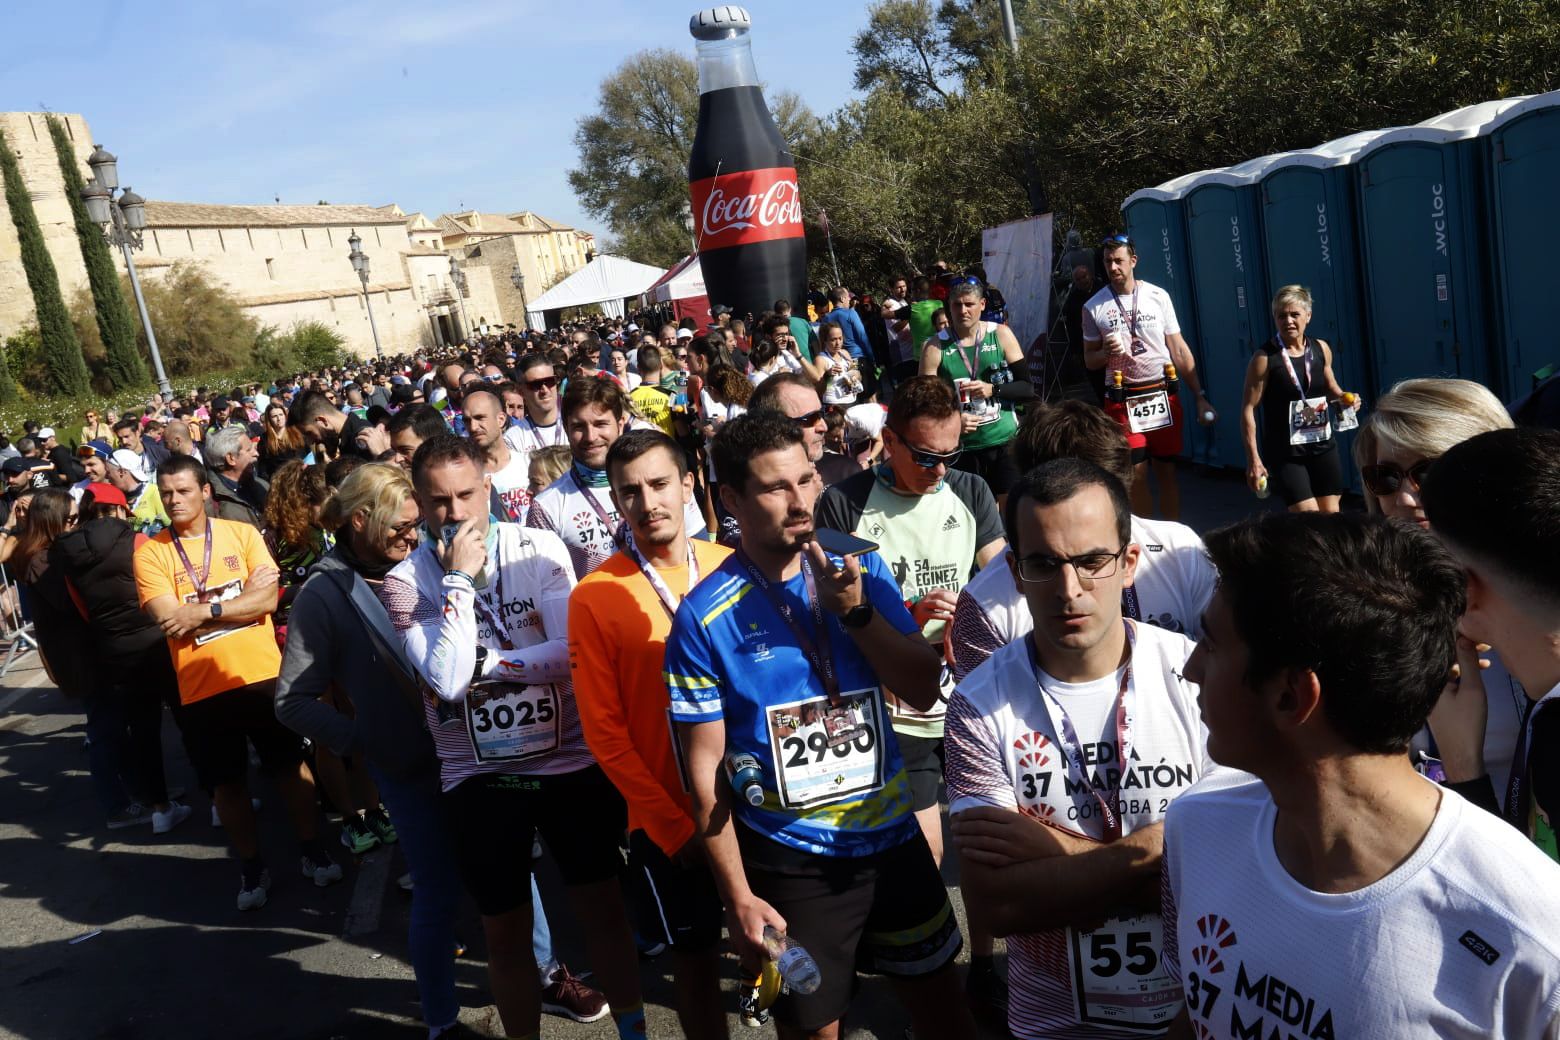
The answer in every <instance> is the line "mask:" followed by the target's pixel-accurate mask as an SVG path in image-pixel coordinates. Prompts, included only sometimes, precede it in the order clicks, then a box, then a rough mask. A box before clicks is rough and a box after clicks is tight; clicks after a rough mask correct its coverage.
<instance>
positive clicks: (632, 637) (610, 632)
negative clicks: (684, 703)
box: [569, 539, 731, 856]
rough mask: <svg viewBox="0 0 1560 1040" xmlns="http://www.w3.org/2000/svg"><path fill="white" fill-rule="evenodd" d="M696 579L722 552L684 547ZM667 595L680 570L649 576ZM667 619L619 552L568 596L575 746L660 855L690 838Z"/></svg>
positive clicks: (684, 572) (682, 577)
mask: <svg viewBox="0 0 1560 1040" xmlns="http://www.w3.org/2000/svg"><path fill="white" fill-rule="evenodd" d="M692 544H693V552H694V559H695V560H696V561H697V563H698V566H699V577H700V578H701V579H702V578H704V577H706V576H708V575H710V574H712V573H714V571H715V569H716V568H717V567H719V566H720V565H721V562H722V561H723V560H725V559H726V557H727V556H729V555H731V550H730V549H727V548H725V547H724V546H721V545H717V544H715V543H714V542H706V541H703V540H702V539H695V540H694V541H693V543H692ZM657 573H658V574H659V575H660V576H661V579H662V580H663V581H665V582H666V587H667V588H668V589H670V590H671V591H672V594H673V595H675V596H681V595H683V594H684V593H686V592H687V591H688V568H687V566H686V565H684V566H682V567H677V568H674V569H672V570H664V571H657ZM671 630H672V619H671V618H669V617H667V616H666V611H665V610H664V609H662V606H661V601H660V599H659V598H658V597H657V596H656V594H655V590H654V589H652V588H651V587H650V582H649V581H647V580H645V577H644V575H642V574H640V573H639V566H638V564H636V563H634V561H633V559H631V558H630V557H629V556H628V555H627V554H626V553H622V552H619V553H614V554H613V555H612V557H611V558H610V559H608V560H607V561H606V562H605V563H603V564H602V565H601V566H600V567H597V568H596V569H595V570H594V571H592V572H591V573H590V574H588V575H586V576H585V578H584V579H583V580H582V581H581V582H580V583H579V585H577V586H575V589H574V592H573V594H572V595H570V597H569V664H570V666H571V667H572V669H573V671H574V702H575V703H576V704H577V705H578V706H579V710H580V724H581V725H582V726H583V727H584V729H585V742H586V743H587V744H589V745H590V750H591V753H592V754H594V755H595V756H596V761H597V762H598V763H599V764H600V765H601V768H602V770H603V771H604V772H605V773H606V774H607V776H608V777H610V778H611V780H612V782H613V784H615V785H616V786H617V789H618V791H619V792H621V793H622V795H623V800H624V801H626V802H627V803H628V826H629V829H630V830H634V829H639V830H643V831H644V832H645V833H646V834H648V835H649V836H650V840H651V841H654V842H655V843H656V844H657V845H659V846H660V847H661V850H662V851H663V852H665V853H666V854H667V855H668V856H671V855H674V854H675V853H676V852H677V851H678V850H679V849H681V848H682V847H683V845H684V844H686V843H687V841H688V839H689V838H691V837H693V830H694V828H693V809H692V803H691V802H690V800H689V797H688V790H687V786H686V784H685V782H684V780H683V768H682V764H681V756H680V753H679V751H678V750H677V744H676V734H675V732H674V731H673V727H672V720H671V698H670V696H669V695H668V694H667V692H666V680H665V679H664V678H663V677H662V665H663V664H664V662H665V657H666V637H667V636H668V635H669V634H670V633H671Z"/></svg>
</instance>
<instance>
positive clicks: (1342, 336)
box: [1258, 130, 1386, 492]
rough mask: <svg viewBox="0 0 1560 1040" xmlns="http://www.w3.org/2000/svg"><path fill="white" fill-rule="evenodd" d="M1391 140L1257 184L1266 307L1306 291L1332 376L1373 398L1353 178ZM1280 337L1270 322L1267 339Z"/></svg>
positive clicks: (1367, 136)
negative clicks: (1283, 291) (1365, 156)
mask: <svg viewBox="0 0 1560 1040" xmlns="http://www.w3.org/2000/svg"><path fill="white" fill-rule="evenodd" d="M1384 133H1386V131H1384V130H1368V131H1365V132H1364V133H1358V134H1350V135H1349V136H1348V137H1341V138H1339V139H1338V140H1336V141H1329V142H1327V143H1326V144H1324V145H1319V146H1318V147H1316V148H1312V149H1309V150H1306V151H1299V152H1286V153H1284V154H1282V155H1279V156H1277V157H1275V159H1274V160H1273V162H1272V163H1270V164H1269V165H1268V166H1267V168H1266V169H1265V170H1263V172H1262V175H1261V178H1260V179H1259V181H1258V185H1259V190H1260V195H1261V200H1262V258H1263V262H1264V265H1265V266H1266V269H1267V279H1268V286H1267V297H1266V299H1267V301H1268V302H1271V301H1272V299H1273V296H1274V294H1275V293H1277V292H1278V290H1279V289H1280V288H1281V287H1282V286H1285V285H1303V286H1305V287H1306V288H1307V289H1309V290H1310V291H1311V297H1312V300H1313V304H1312V312H1311V325H1310V328H1309V329H1308V330H1307V332H1308V334H1309V335H1310V336H1312V337H1313V338H1316V339H1322V340H1326V341H1327V345H1328V346H1329V347H1331V348H1332V356H1333V375H1334V376H1335V377H1336V378H1337V380H1338V384H1339V385H1340V386H1342V387H1343V389H1345V390H1348V391H1351V392H1353V393H1357V394H1365V395H1366V396H1367V401H1366V406H1367V410H1368V408H1369V395H1368V393H1367V391H1368V389H1369V387H1370V386H1371V381H1370V378H1369V371H1370V368H1369V364H1368V362H1367V356H1366V355H1367V347H1366V335H1365V304H1364V300H1363V299H1362V298H1361V293H1360V264H1359V256H1358V241H1357V239H1356V230H1355V228H1356V225H1355V200H1354V179H1353V172H1352V171H1351V170H1350V169H1349V168H1348V167H1349V163H1351V162H1352V161H1353V159H1354V157H1355V156H1356V155H1358V154H1359V152H1360V150H1361V149H1362V148H1364V147H1365V145H1367V144H1369V143H1370V142H1371V141H1373V140H1374V139H1376V138H1377V137H1380V136H1381V135H1382V134H1384ZM1273 332H1274V330H1273V328H1272V324H1271V316H1269V328H1268V334H1269V335H1272V334H1273ZM1353 440H1354V434H1353V433H1344V434H1340V435H1339V442H1338V447H1339V450H1340V452H1341V454H1342V460H1343V472H1344V478H1345V479H1346V480H1347V482H1348V485H1349V487H1350V489H1351V490H1353V491H1355V492H1358V491H1360V490H1361V485H1360V478H1359V472H1358V470H1357V469H1356V468H1355V466H1354V458H1353V454H1352V452H1353Z"/></svg>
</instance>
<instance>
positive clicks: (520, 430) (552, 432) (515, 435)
mask: <svg viewBox="0 0 1560 1040" xmlns="http://www.w3.org/2000/svg"><path fill="white" fill-rule="evenodd" d="M504 443H505V444H507V445H509V450H510V451H518V452H519V453H520V454H522V455H524V456H525V457H526V459H527V460H528V462H527V464H529V459H530V457H531V453H532V452H534V451H535V450H536V449H537V448H547V447H551V446H552V445H555V444H561V445H563V446H564V447H566V448H567V447H568V446H569V438H568V437H567V436H566V435H565V434H564V432H563V423H562V422H554V423H553V424H552V425H551V426H538V425H536V424H535V423H533V422H532V421H531V419H530V417H529V416H527V417H526V418H524V419H521V420H520V421H519V422H512V423H510V424H509V425H508V426H506V427H504Z"/></svg>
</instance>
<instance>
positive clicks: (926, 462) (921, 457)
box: [894, 430, 964, 469]
mask: <svg viewBox="0 0 1560 1040" xmlns="http://www.w3.org/2000/svg"><path fill="white" fill-rule="evenodd" d="M894 435H895V436H896V437H898V438H899V443H900V444H903V445H904V446H905V450H906V451H908V452H909V453H910V461H911V462H913V463H915V464H916V465H917V466H920V467H921V468H922V469H936V468H937V467H938V466H946V467H948V468H949V469H952V468H953V464H954V463H955V462H958V461H959V456H960V455H963V454H964V449H963V448H955V449H954V450H953V451H944V452H936V451H927V450H926V449H924V448H917V447H916V446H915V445H914V444H911V443H910V442H909V441H907V440H905V435H904V434H902V433H900V432H899V431H898V430H894Z"/></svg>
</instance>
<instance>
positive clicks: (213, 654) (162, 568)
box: [135, 519, 282, 704]
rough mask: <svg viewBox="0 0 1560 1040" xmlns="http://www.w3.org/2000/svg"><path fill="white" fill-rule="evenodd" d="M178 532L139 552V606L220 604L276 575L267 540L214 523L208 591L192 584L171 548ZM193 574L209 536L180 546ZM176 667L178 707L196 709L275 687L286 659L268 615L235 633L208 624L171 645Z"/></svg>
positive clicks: (229, 523) (232, 524) (240, 527)
mask: <svg viewBox="0 0 1560 1040" xmlns="http://www.w3.org/2000/svg"><path fill="white" fill-rule="evenodd" d="M173 537H174V535H173V529H172V528H171V527H170V528H168V529H166V530H164V531H160V532H159V533H158V534H157V535H156V536H155V537H153V538H150V539H148V540H147V541H145V542H143V543H142V544H141V547H140V548H139V549H137V550H136V551H135V584H136V589H137V591H138V592H139V594H140V598H141V605H142V606H143V607H144V606H146V604H147V603H148V602H149V601H151V600H154V599H156V598H157V597H158V596H173V597H175V598H176V599H178V600H179V602H181V603H197V602H199V603H211V602H218V603H220V602H223V601H225V600H230V599H233V598H235V597H236V596H238V595H239V594H240V593H241V592H243V591H244V582H245V581H247V580H248V578H249V576H250V575H251V574H253V573H254V572H255V571H256V570H258V569H259V568H261V567H275V566H276V561H275V560H273V559H272V558H271V553H270V551H269V550H267V549H266V547H265V539H264V538H262V537H261V535H260V532H259V531H258V530H256V529H255V528H254V527H252V526H251V525H249V524H242V523H238V522H237V521H233V520H215V519H214V520H212V521H211V539H212V542H211V573H210V575H209V576H208V577H207V580H206V581H205V582H204V583H203V584H204V591H203V592H197V590H196V588H195V583H194V581H193V580H191V578H190V574H189V571H188V570H186V569H185V566H184V563H183V561H181V560H180V559H179V554H178V551H177V550H176V549H175V548H174V546H173ZM182 541H183V544H184V552H185V554H186V555H187V556H188V557H189V561H190V567H192V568H193V569H194V570H195V572H196V573H197V574H199V573H200V571H201V568H202V567H203V566H204V563H205V554H206V546H205V535H204V534H201V535H198V536H196V537H194V538H185V539H182ZM168 649H169V651H170V652H171V653H172V654H173V667H174V670H175V671H176V672H178V675H179V700H180V701H181V702H182V703H184V704H193V703H195V702H196V701H198V700H204V699H205V698H207V697H213V696H215V695H217V694H219V693H226V692H227V691H228V690H236V689H238V688H240V687H243V686H249V685H251V684H253V683H258V682H265V681H266V680H268V679H275V678H276V675H277V673H278V672H279V671H280V670H281V666H282V655H281V651H280V650H278V649H277V646H276V630H275V629H274V628H273V627H272V625H271V617H270V615H269V614H268V615H266V616H265V617H262V618H261V619H260V620H259V621H240V622H235V623H233V624H230V625H222V624H207V625H203V626H202V627H201V628H200V629H198V630H197V631H195V632H193V633H191V634H190V635H188V636H185V637H184V638H183V639H170V640H168Z"/></svg>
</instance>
